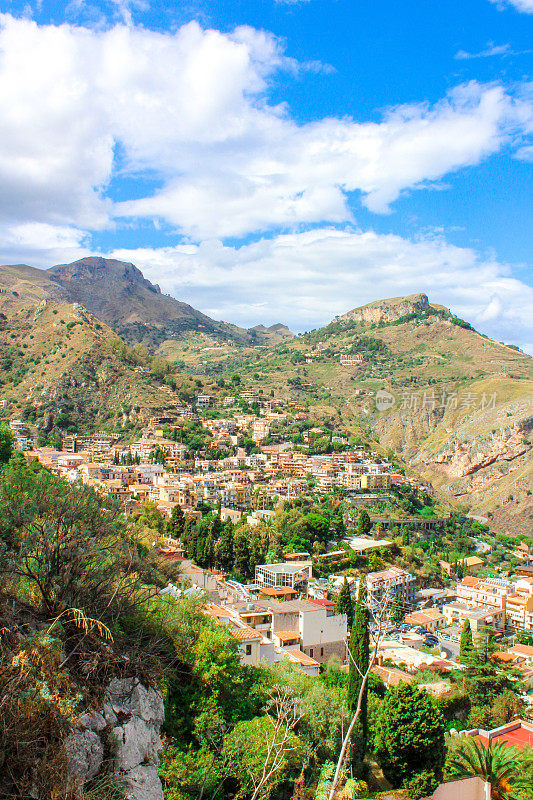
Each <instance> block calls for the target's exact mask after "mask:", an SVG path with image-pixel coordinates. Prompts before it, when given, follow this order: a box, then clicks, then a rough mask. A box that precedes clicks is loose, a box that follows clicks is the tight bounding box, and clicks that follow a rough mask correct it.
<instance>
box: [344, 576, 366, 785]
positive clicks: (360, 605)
mask: <svg viewBox="0 0 533 800" xmlns="http://www.w3.org/2000/svg"><path fill="white" fill-rule="evenodd" d="M349 648H350V664H349V670H348V687H347V689H348V692H347V700H348V706H349V708H350V709H351V710H352V711H354V712H355V710H356V708H357V703H358V700H359V692H360V690H361V686H362V683H363V676H364V675H365V673H366V671H367V669H368V664H369V659H370V653H369V649H370V632H369V627H368V608H367V604H366V584H365V581H364V578H363V579H361V582H360V584H359V594H358V597H357V603H356V605H355V614H354V621H353V625H352V630H351V633H350V644H349ZM367 741H368V684H367V686H366V687H365V690H364V693H363V697H362V702H361V713H360V715H359V719H358V720H357V724H356V726H355V728H354V732H353V735H352V768H353V772H354V774H355V775H356V777H362V775H363V773H364V758H365V753H366V746H367Z"/></svg>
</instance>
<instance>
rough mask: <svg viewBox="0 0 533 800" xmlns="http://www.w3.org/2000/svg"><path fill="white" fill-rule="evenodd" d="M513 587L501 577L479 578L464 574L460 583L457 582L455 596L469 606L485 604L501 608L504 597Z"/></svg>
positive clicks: (503, 603)
mask: <svg viewBox="0 0 533 800" xmlns="http://www.w3.org/2000/svg"><path fill="white" fill-rule="evenodd" d="M513 588H514V586H513V584H512V583H511V582H510V581H507V580H504V579H503V578H485V579H484V580H479V579H478V578H475V577H473V576H471V575H466V576H465V577H464V578H463V580H462V581H461V583H458V584H457V598H458V600H459V601H460V602H464V603H465V604H466V605H467V606H468V607H469V608H479V607H480V606H487V607H489V608H495V609H503V608H505V601H506V598H507V596H508V595H509V594H510V593H511V592H512V591H513Z"/></svg>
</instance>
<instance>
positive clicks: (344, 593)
mask: <svg viewBox="0 0 533 800" xmlns="http://www.w3.org/2000/svg"><path fill="white" fill-rule="evenodd" d="M335 613H336V614H346V617H347V621H348V630H350V631H351V629H352V625H353V618H354V609H353V600H352V593H351V592H350V586H349V584H348V581H347V580H346V578H344V583H343V584H342V589H341V590H340V592H339V596H338V597H337V602H336V603H335Z"/></svg>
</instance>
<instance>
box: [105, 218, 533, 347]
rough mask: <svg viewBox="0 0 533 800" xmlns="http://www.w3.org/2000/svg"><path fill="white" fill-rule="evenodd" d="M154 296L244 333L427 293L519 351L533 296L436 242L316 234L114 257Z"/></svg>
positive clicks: (505, 272) (471, 255) (471, 256)
mask: <svg viewBox="0 0 533 800" xmlns="http://www.w3.org/2000/svg"><path fill="white" fill-rule="evenodd" d="M110 255H112V256H113V257H115V258H120V259H125V260H128V261H133V262H134V263H135V264H137V266H138V267H139V268H140V269H142V270H143V272H144V273H145V274H146V276H147V277H148V278H150V280H152V281H154V282H156V283H158V284H159V285H160V286H161V288H162V290H163V291H166V292H167V293H169V294H172V295H174V296H175V297H178V298H180V299H181V300H185V301H187V302H189V303H191V304H192V305H193V306H195V307H196V308H200V309H201V310H202V311H204V312H205V313H207V314H209V315H210V316H212V317H214V318H216V319H223V320H226V321H231V322H236V323H237V324H241V325H243V326H245V327H248V326H250V325H255V324H257V323H259V322H264V323H266V324H272V323H275V322H285V323H287V324H288V325H290V326H292V327H293V329H295V330H309V329H311V328H315V327H318V326H320V325H323V324H325V323H327V322H329V321H330V320H331V319H332V318H333V317H334V316H335V315H336V314H342V313H344V312H346V311H348V310H349V309H350V308H354V307H357V306H359V305H362V304H364V303H368V302H371V301H373V300H376V299H381V298H386V297H396V296H400V295H407V294H412V293H414V292H420V291H422V292H426V293H427V294H428V296H429V298H430V300H431V301H433V302H438V303H443V304H444V305H447V306H450V307H451V308H452V309H453V311H454V312H455V313H456V314H458V315H459V316H461V317H463V318H465V319H468V320H469V321H471V322H472V323H474V324H479V327H480V330H482V331H483V332H486V333H489V334H490V335H493V336H495V337H496V338H498V339H505V341H508V342H515V343H517V344H521V343H523V342H527V341H531V340H532V337H533V320H532V319H531V308H532V306H533V289H532V288H531V287H530V286H527V285H526V284H524V283H523V282H522V281H520V280H517V279H516V278H514V277H512V275H511V273H510V270H509V269H508V268H507V267H506V266H505V265H502V264H499V263H498V262H497V261H495V260H492V259H490V258H483V257H481V256H480V255H479V254H478V253H476V252H475V251H474V250H471V249H468V248H461V247H455V246H453V245H450V244H448V243H447V242H446V241H445V240H444V239H441V238H428V239H424V240H421V241H410V240H408V239H404V238H402V237H399V236H394V235H379V234H376V233H374V232H365V233H361V232H359V231H356V230H345V231H340V230H336V229H328V228H321V229H317V230H314V231H307V232H305V233H293V234H285V235H280V236H276V237H274V238H272V239H262V240H261V241H259V242H256V243H254V244H249V245H245V246H242V247H239V248H235V247H228V246H224V245H223V244H222V243H221V242H218V241H210V242H203V243H202V244H201V245H180V246H177V247H168V248H159V249H149V248H146V249H142V248H141V249H137V250H120V249H119V250H115V251H114V252H113V253H111V254H110Z"/></svg>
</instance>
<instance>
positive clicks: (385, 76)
mask: <svg viewBox="0 0 533 800" xmlns="http://www.w3.org/2000/svg"><path fill="white" fill-rule="evenodd" d="M0 10H1V11H2V12H3V16H2V17H1V18H0V233H1V236H0V242H1V243H2V244H0V259H1V261H2V262H3V263H8V262H9V263H14V262H25V263H30V264H33V265H35V266H42V267H45V266H49V265H52V264H54V263H58V262H64V261H68V260H73V259H74V258H78V257H81V256H83V255H87V254H89V253H101V254H103V255H113V256H117V257H120V258H124V259H127V260H131V261H133V262H134V263H136V264H137V265H138V266H139V267H140V268H141V269H142V270H143V272H144V273H145V274H146V275H147V277H149V278H150V279H151V280H153V281H154V282H157V283H159V284H160V285H161V288H162V290H163V291H167V292H168V293H170V294H173V295H175V296H176V297H178V298H179V299H182V300H186V301H187V302H190V303H191V304H192V305H194V306H195V307H197V308H200V309H201V310H202V311H204V312H206V313H208V314H210V315H211V316H213V317H215V318H217V319H224V320H227V321H233V322H236V323H238V324H241V325H253V324H257V323H259V322H263V323H265V324H271V323H273V322H277V321H282V322H286V323H287V324H289V325H290V326H291V327H293V329H295V330H307V329H310V328H313V327H316V326H318V325H320V324H323V323H325V322H327V321H328V320H329V319H331V318H332V317H333V316H334V315H335V314H338V313H342V312H343V311H346V310H348V309H349V308H353V307H355V306H357V305H360V304H362V303H365V302H370V301H372V300H375V299H379V298H381V297H389V296H395V295H402V294H408V293H412V292H415V291H425V292H426V293H427V294H428V295H429V297H430V299H431V300H434V301H435V302H440V303H444V304H446V305H449V306H451V307H452V308H453V309H454V311H455V312H456V313H458V314H460V315H461V316H464V317H466V318H468V319H470V320H471V321H472V322H473V323H474V324H475V325H476V326H477V327H478V328H479V329H480V330H482V331H484V332H487V333H489V334H490V335H492V336H494V337H496V338H498V339H501V340H504V341H507V342H514V343H516V344H518V345H520V346H522V347H524V348H525V349H527V350H528V351H530V352H533V313H532V306H533V288H532V286H533V256H532V253H533V202H532V180H531V177H532V170H533V143H532V133H533V82H532V77H531V73H532V59H533V0H508V2H504V1H503V0H502V2H491V0H469V2H468V3H464V0H463V2H461V3H460V2H455V0H446V2H444V3H442V2H437V0H403V2H401V3H399V2H397V0H396V2H393V1H392V0H391V1H390V2H389V1H388V0H386V1H385V0H384V1H382V2H375V1H374V2H371V0H301V2H276V1H275V0H261V2H259V0H255V2H252V1H251V0H232V2H229V1H228V2H223V1H221V0H218V2H211V0H203V1H202V0H196V1H193V2H190V3H172V2H167V3H162V2H150V0H146V1H144V0H139V1H138V2H127V0H116V2H84V1H83V0H73V1H72V2H71V3H70V4H68V5H66V4H65V3H59V2H47V0H42V2H39V3H33V4H31V3H28V2H18V0H17V2H11V3H5V2H4V3H2V2H0Z"/></svg>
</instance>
